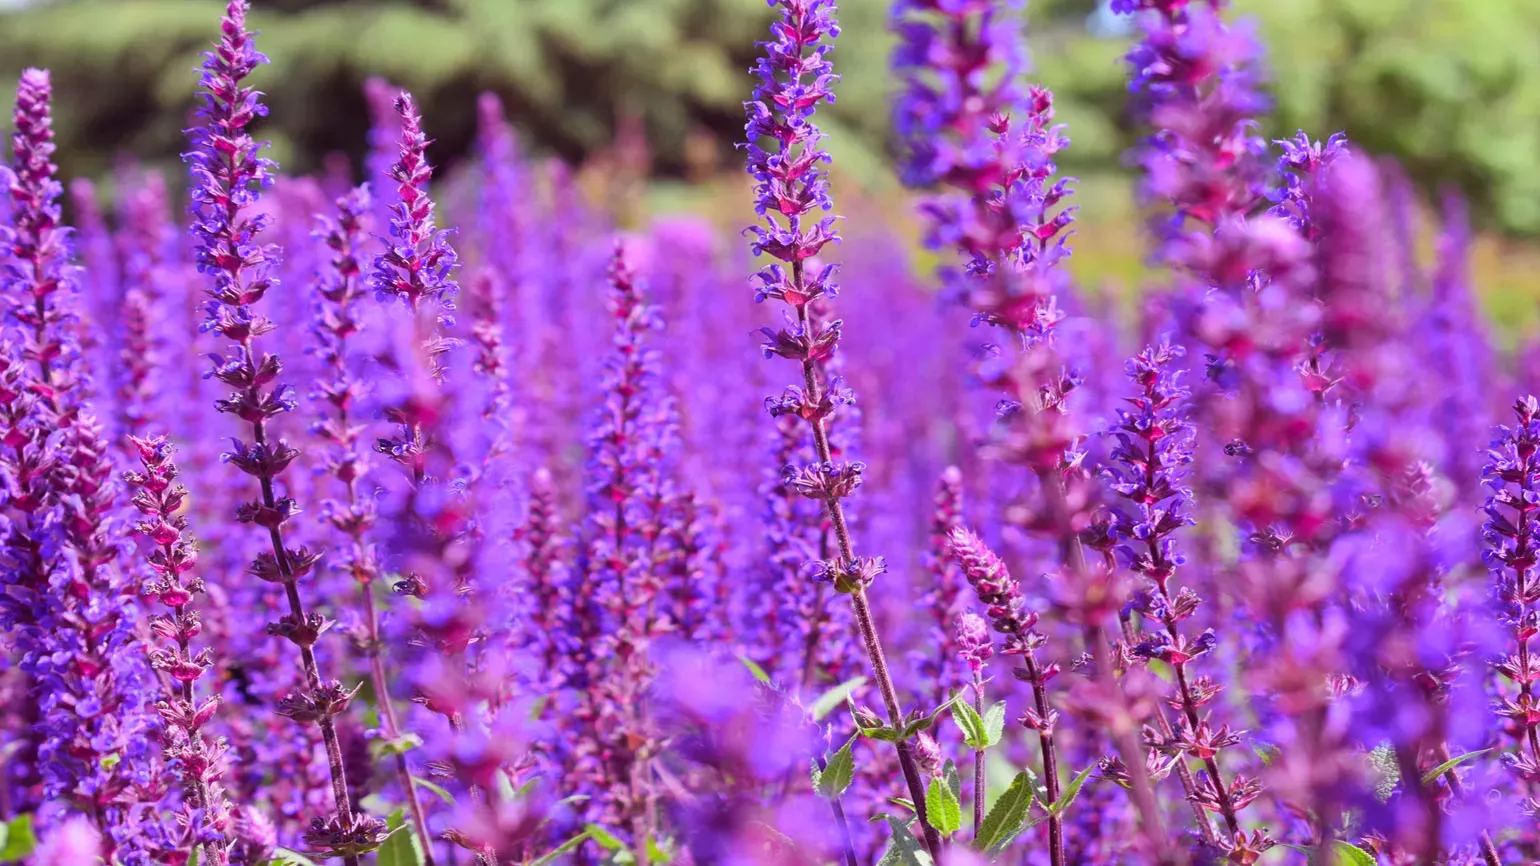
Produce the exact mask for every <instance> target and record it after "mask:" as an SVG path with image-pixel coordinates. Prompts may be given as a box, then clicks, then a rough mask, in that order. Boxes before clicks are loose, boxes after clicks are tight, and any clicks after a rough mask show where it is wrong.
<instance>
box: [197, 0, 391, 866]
mask: <svg viewBox="0 0 1540 866" xmlns="http://www.w3.org/2000/svg"><path fill="white" fill-rule="evenodd" d="M247 5H248V4H247V0H230V3H229V5H228V6H227V7H226V10H225V15H224V18H223V19H222V21H221V23H220V28H221V38H220V40H219V41H218V42H217V43H216V46H215V49H214V50H213V51H210V52H208V53H206V54H205V55H204V63H203V78H202V84H201V86H202V93H200V97H201V101H202V107H201V110H200V114H201V116H202V118H203V121H204V125H202V126H198V127H195V128H193V129H191V130H189V132H188V139H189V141H190V143H191V144H192V150H191V151H189V152H188V153H187V154H186V156H185V158H186V160H187V162H188V165H189V166H190V171H191V173H192V180H193V188H192V193H191V196H192V210H193V217H194V219H193V226H192V235H193V238H194V240H195V241H196V246H197V249H196V260H197V263H198V269H199V271H200V272H201V273H203V274H205V275H207V276H208V277H209V278H210V282H211V285H210V288H209V296H210V298H211V299H212V300H211V301H210V302H209V303H208V305H207V306H206V312H207V316H208V317H207V319H206V320H205V321H204V324H203V328H204V329H205V330H210V331H214V332H215V333H218V334H219V335H220V336H222V337H224V338H225V339H226V340H228V341H229V342H230V346H229V347H228V348H227V350H226V352H225V354H224V356H223V357H220V358H216V360H215V363H214V365H213V368H212V369H211V370H210V372H209V375H211V376H213V377H214V378H216V379H218V380H219V381H221V382H223V383H224V384H226V385H228V386H230V387H231V388H232V389H234V390H233V391H232V393H231V394H230V396H229V397H226V398H224V399H221V400H219V401H218V402H217V403H216V404H215V405H216V408H218V409H219V411H221V412H224V413H228V414H231V415H235V416H236V417H237V418H239V419H240V420H241V421H242V422H243V423H244V424H246V425H248V428H249V435H250V437H251V441H250V442H246V441H243V440H241V439H239V438H237V439H235V440H234V447H233V449H232V450H231V451H229V452H226V453H225V454H224V455H223V459H224V460H226V461H227V462H229V463H232V464H233V465H234V466H235V467H236V468H237V469H239V470H241V471H242V472H245V473H246V474H247V475H250V476H252V477H253V478H255V479H256V480H257V484H258V488H259V496H258V498H257V499H256V500H254V501H253V502H251V503H248V504H245V505H242V506H240V508H239V509H238V510H237V517H238V519H239V520H240V521H241V522H242V523H250V524H254V525H256V526H259V527H262V528H263V529H265V530H266V531H267V536H268V539H269V541H270V542H271V550H270V551H266V552H263V553H261V554H259V555H258V556H257V558H256V559H255V560H254V561H253V562H252V564H251V573H252V575H253V576H254V577H256V578H258V579H260V580H266V581H270V582H272V583H276V584H278V585H280V586H281V587H282V588H283V593H284V597H285V600H286V601H287V611H286V612H285V613H283V614H282V615H281V616H280V618H279V619H278V621H277V622H275V623H273V624H271V625H270V626H269V627H268V628H269V631H270V633H272V634H274V635H276V636H279V637H283V638H285V639H287V640H289V641H290V642H291V643H293V644H294V645H295V647H296V648H298V650H299V656H300V665H301V668H302V670H303V673H304V681H305V684H304V689H303V691H301V692H299V693H297V694H293V695H290V696H288V697H286V698H284V699H283V700H281V701H280V702H279V705H278V707H277V710H278V712H279V713H280V714H281V715H284V716H287V717H289V718H291V719H293V720H294V721H296V722H300V723H313V724H317V725H319V727H320V729H321V737H322V741H323V742H324V744H325V747H326V755H327V762H328V765H329V769H330V771H331V780H332V796H333V800H334V807H335V811H334V812H333V814H332V815H331V816H330V817H329V818H325V819H322V818H317V820H316V822H315V824H314V825H313V826H312V828H311V830H310V832H309V833H308V834H307V837H306V838H307V840H308V841H309V843H310V844H311V845H313V846H315V847H316V848H318V849H320V850H324V851H326V852H328V853H329V854H331V855H332V856H339V857H342V858H343V860H344V862H346V863H348V864H350V866H351V864H357V863H358V858H359V855H360V854H362V853H364V852H367V851H371V850H373V849H374V848H375V847H376V846H378V844H379V843H380V841H381V839H383V837H384V832H385V825H384V822H383V821H380V820H378V819H375V818H371V817H369V816H367V815H364V814H362V813H355V812H354V810H353V806H352V802H351V799H350V797H349V793H348V782H347V773H346V770H345V769H344V765H343V754H342V746H341V743H340V742H339V740H338V738H337V728H336V722H335V717H336V716H337V715H339V714H341V713H343V712H345V711H346V709H347V707H348V704H349V702H350V701H351V700H352V697H353V694H354V692H355V691H356V690H355V689H348V688H345V687H344V686H343V685H342V684H341V683H340V682H338V681H336V680H323V679H322V678H321V669H320V664H319V662H318V661H317V659H316V653H315V645H316V643H317V642H318V641H319V640H320V637H321V635H322V634H323V633H324V632H325V631H327V630H328V629H329V628H330V627H331V622H330V621H328V620H327V619H325V618H324V617H322V616H321V615H320V614H317V613H314V612H311V611H308V610H307V609H306V607H305V603H304V600H303V598H302V596H301V595H300V591H299V582H300V580H302V579H304V578H305V577H307V576H309V575H310V574H311V572H312V571H313V570H314V568H315V565H316V562H317V561H318V560H319V559H320V555H319V554H318V553H312V552H311V551H309V550H307V549H305V548H303V547H294V548H291V547H290V546H289V545H288V544H286V543H285V541H284V534H283V527H284V525H285V524H287V523H288V522H289V521H290V520H291V519H292V518H293V517H294V516H295V515H296V514H298V513H299V506H298V504H297V503H296V502H295V501H294V500H293V499H290V498H288V497H287V496H284V495H282V492H281V490H280V488H279V487H278V480H279V477H280V476H281V474H282V473H283V471H284V470H285V469H287V468H288V466H289V464H291V463H293V462H294V459H295V458H296V457H298V456H299V452H298V451H296V450H295V449H294V448H292V447H290V446H289V445H288V443H287V442H285V441H284V440H282V439H277V440H270V436H271V431H270V429H269V424H270V423H271V422H272V421H273V419H275V418H276V417H277V416H279V415H282V414H285V413H287V412H291V411H293V410H294V408H295V405H296V404H295V398H294V392H293V389H292V388H290V387H288V386H286V385H283V384H281V383H280V382H279V380H278V377H279V373H280V372H281V369H282V365H281V363H280V361H279V359H278V357H277V356H276V355H272V354H268V353H264V352H262V351H260V349H259V348H258V342H257V341H258V340H259V338H261V337H262V336H263V335H265V334H267V333H270V332H271V331H272V330H273V328H274V325H273V323H272V322H271V321H269V320H268V319H267V318H265V317H264V316H262V315H260V314H259V313H257V312H255V311H254V310H253V309H252V305H253V304H255V303H257V302H259V301H261V300H262V299H263V298H264V297H265V296H266V295H267V293H268V292H269V291H270V290H272V289H273V288H274V287H275V286H276V285H277V278H276V276H275V275H274V266H275V264H276V261H277V258H278V256H279V250H278V249H277V248H276V247H275V246H273V245H271V244H264V243H262V242H260V241H259V239H258V238H259V236H260V235H261V233H262V232H263V231H264V230H265V229H266V228H267V227H268V225H269V224H270V222H271V218H270V217H269V216H268V215H267V214H251V213H249V212H248V209H249V208H251V207H252V206H253V205H255V204H256V203H257V199H258V197H259V195H260V193H261V191H262V190H263V189H266V188H267V187H269V186H270V185H271V184H272V171H273V168H274V166H273V164H272V162H271V161H269V160H266V159H263V158H261V157H260V156H258V152H259V151H260V149H261V145H259V144H258V143H257V142H256V141H254V140H253V139H252V137H251V134H250V133H249V132H248V131H247V127H248V126H249V125H250V124H251V122H252V121H253V120H255V119H256V118H258V117H261V116H262V115H264V114H265V113H266V108H265V107H264V106H263V105H262V103H261V102H260V94H259V93H258V92H257V91H256V90H253V89H252V88H250V87H248V86H247V85H246V83H245V81H246V78H247V77H248V76H249V75H250V74H251V72H252V71H253V70H254V69H255V68H256V67H257V66H258V65H259V64H261V63H264V62H266V60H267V58H266V57H264V56H262V54H260V53H259V52H258V51H257V50H256V47H255V44H254V42H253V38H252V34H251V33H249V32H248V31H247V30H246V11H247Z"/></svg>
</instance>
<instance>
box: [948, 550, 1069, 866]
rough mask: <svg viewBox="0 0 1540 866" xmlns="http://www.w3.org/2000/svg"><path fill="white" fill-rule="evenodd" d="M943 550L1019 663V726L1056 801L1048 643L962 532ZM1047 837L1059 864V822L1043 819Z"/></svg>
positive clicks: (1003, 578)
mask: <svg viewBox="0 0 1540 866" xmlns="http://www.w3.org/2000/svg"><path fill="white" fill-rule="evenodd" d="M947 550H948V552H949V553H950V554H951V556H952V557H953V558H954V559H955V560H956V561H957V564H958V567H959V568H961V569H962V573H963V575H964V576H966V577H967V578H968V583H969V584H970V585H971V586H972V587H973V592H974V594H975V595H977V596H978V600H979V604H981V605H983V607H984V610H985V614H986V616H987V617H988V618H989V624H990V626H991V627H992V628H993V629H994V630H995V631H996V632H998V633H999V634H1000V636H1001V637H1003V638H1004V639H1005V648H1004V650H1003V652H1004V654H1005V655H1008V656H1015V657H1016V658H1017V659H1018V660H1019V661H1018V664H1020V666H1021V667H1020V669H1019V670H1017V671H1014V672H1013V673H1014V674H1015V676H1016V678H1017V679H1020V680H1023V681H1025V682H1026V683H1028V684H1029V685H1031V687H1032V706H1031V708H1030V709H1028V710H1027V711H1026V712H1025V713H1023V714H1022V717H1021V724H1022V726H1023V727H1025V728H1026V729H1027V730H1030V731H1033V732H1035V733H1036V734H1037V740H1038V746H1039V747H1040V749H1041V752H1040V757H1041V760H1042V767H1043V780H1044V783H1045V784H1046V785H1047V789H1048V796H1049V797H1050V798H1053V799H1057V798H1058V793H1057V792H1058V790H1059V781H1058V773H1059V758H1058V755H1059V753H1058V748H1057V746H1056V741H1055V732H1056V730H1057V728H1058V724H1059V711H1058V710H1056V709H1054V708H1053V706H1052V704H1051V703H1050V702H1049V700H1048V683H1049V681H1050V680H1052V679H1053V678H1054V677H1056V676H1058V675H1059V670H1060V669H1059V665H1058V664H1057V663H1054V662H1048V663H1046V664H1045V663H1044V662H1043V661H1042V660H1040V659H1039V658H1038V651H1039V650H1041V649H1042V648H1043V646H1044V645H1045V644H1046V643H1047V642H1048V638H1047V637H1045V636H1044V635H1043V634H1042V633H1041V632H1040V631H1038V630H1037V623H1038V615H1037V613H1036V612H1034V611H1030V610H1027V604H1026V599H1025V598H1024V597H1023V596H1022V593H1021V587H1020V586H1019V585H1017V583H1016V578H1014V577H1012V576H1011V573H1010V571H1009V570H1008V569H1007V568H1006V567H1005V563H1004V562H1003V561H1001V559H1000V557H999V556H998V555H996V554H995V552H994V551H993V550H990V549H989V545H987V544H985V543H984V541H983V540H982V539H980V538H979V537H978V536H977V535H975V534H974V533H973V532H972V531H971V530H969V529H968V528H967V527H963V526H959V527H956V528H954V529H953V530H952V531H951V533H949V534H948V536H947ZM1048 834H1049V840H1048V846H1049V851H1050V853H1052V855H1053V856H1054V858H1055V862H1062V858H1063V856H1064V855H1063V846H1064V841H1063V834H1064V822H1063V818H1062V817H1060V816H1057V815H1053V816H1049V819H1048Z"/></svg>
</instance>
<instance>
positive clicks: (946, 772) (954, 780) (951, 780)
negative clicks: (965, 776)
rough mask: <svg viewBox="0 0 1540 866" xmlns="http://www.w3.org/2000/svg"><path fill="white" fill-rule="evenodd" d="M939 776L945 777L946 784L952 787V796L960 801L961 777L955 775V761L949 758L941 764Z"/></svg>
mask: <svg viewBox="0 0 1540 866" xmlns="http://www.w3.org/2000/svg"><path fill="white" fill-rule="evenodd" d="M941 778H943V779H946V786H947V787H948V788H951V789H952V796H953V797H956V798H957V799H958V801H959V802H961V801H962V779H961V778H959V777H958V775H957V762H956V761H954V760H952V759H951V758H947V759H946V763H945V764H943V765H941Z"/></svg>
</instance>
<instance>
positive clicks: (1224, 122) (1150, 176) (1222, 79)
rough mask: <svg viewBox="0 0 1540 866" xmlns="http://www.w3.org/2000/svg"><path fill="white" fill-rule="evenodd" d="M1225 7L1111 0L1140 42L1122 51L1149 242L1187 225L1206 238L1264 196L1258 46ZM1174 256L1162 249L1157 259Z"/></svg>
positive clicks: (1198, 1)
mask: <svg viewBox="0 0 1540 866" xmlns="http://www.w3.org/2000/svg"><path fill="white" fill-rule="evenodd" d="M1225 5H1226V2H1225V0H1113V3H1112V11H1113V12H1120V13H1124V14H1130V15H1138V16H1139V19H1138V20H1139V24H1140V26H1141V27H1142V28H1143V30H1144V39H1143V40H1141V41H1140V42H1138V43H1136V44H1135V46H1134V47H1133V49H1132V50H1130V52H1129V54H1128V57H1127V62H1128V65H1129V67H1130V70H1131V73H1132V75H1131V78H1130V81H1129V91H1130V93H1131V94H1132V95H1133V103H1132V109H1133V113H1134V115H1135V117H1136V119H1138V120H1140V121H1141V122H1144V123H1147V124H1149V126H1151V127H1152V128H1153V131H1152V133H1151V134H1150V135H1149V136H1148V137H1147V138H1145V140H1144V141H1143V142H1142V144H1141V145H1140V147H1139V149H1138V151H1137V158H1138V160H1139V165H1140V168H1141V169H1142V170H1143V171H1144V179H1143V181H1142V182H1141V185H1140V194H1141V196H1142V197H1143V198H1144V199H1145V201H1146V203H1147V204H1150V205H1153V206H1157V208H1158V210H1157V213H1156V215H1155V216H1153V218H1152V220H1151V226H1152V228H1153V230H1154V232H1155V234H1156V237H1157V238H1159V239H1162V240H1166V241H1173V240H1176V239H1178V238H1179V237H1180V236H1181V235H1182V234H1183V233H1184V232H1186V231H1190V230H1191V229H1192V226H1193V225H1194V224H1196V225H1200V226H1204V227H1206V228H1207V229H1208V230H1209V231H1213V230H1215V229H1216V228H1218V227H1219V226H1221V225H1224V224H1226V223H1230V222H1233V221H1234V220H1237V219H1239V218H1242V217H1244V216H1246V215H1247V214H1249V213H1251V212H1252V211H1253V210H1255V208H1256V206H1257V205H1258V204H1259V203H1261V202H1263V201H1264V196H1265V195H1266V192H1267V179H1268V165H1267V160H1266V144H1265V143H1264V142H1263V141H1262V139H1260V138H1259V137H1258V136H1257V135H1256V118H1257V117H1258V116H1259V115H1260V114H1261V113H1262V112H1263V111H1264V110H1265V109H1266V108H1267V107H1268V100H1267V97H1266V96H1265V95H1264V94H1263V92H1262V89H1261V84H1262V72H1261V66H1260V62H1259V61H1260V54H1261V52H1260V49H1259V48H1258V46H1257V44H1256V42H1255V40H1254V39H1253V38H1252V36H1251V35H1250V34H1249V33H1246V32H1244V31H1240V30H1236V29H1234V28H1231V27H1230V26H1229V25H1227V24H1226V23H1225V21H1224V20H1223V17H1222V16H1221V12H1222V10H1223V9H1224V7H1225ZM1175 252H1177V248H1175V247H1169V246H1164V247H1162V248H1161V249H1160V250H1159V251H1158V253H1157V255H1162V256H1164V255H1166V254H1170V253H1175Z"/></svg>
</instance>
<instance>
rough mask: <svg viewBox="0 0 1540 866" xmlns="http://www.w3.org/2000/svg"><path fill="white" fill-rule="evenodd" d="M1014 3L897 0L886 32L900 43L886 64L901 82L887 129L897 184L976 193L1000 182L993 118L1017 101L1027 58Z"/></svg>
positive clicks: (1016, 107)
mask: <svg viewBox="0 0 1540 866" xmlns="http://www.w3.org/2000/svg"><path fill="white" fill-rule="evenodd" d="M1021 5H1022V4H1021V2H1020V0H1006V2H1003V3H991V2H979V3H974V2H963V3H957V2H945V0H897V2H895V3H893V5H892V7H891V12H890V19H889V21H890V23H889V27H890V29H892V30H894V31H895V32H897V34H898V37H899V46H898V48H897V49H896V50H895V51H894V54H893V69H894V71H896V72H898V73H899V75H900V76H901V77H902V78H903V79H904V91H903V94H902V95H901V96H900V98H899V99H898V100H897V101H896V102H895V103H894V109H893V127H894V129H895V130H897V132H898V134H899V136H900V137H901V138H903V140H904V144H905V147H906V150H907V152H906V153H905V154H904V159H903V162H902V163H901V166H902V168H901V171H902V174H903V179H904V183H905V184H907V185H909V186H914V187H928V186H932V185H934V184H937V183H944V184H946V185H948V186H952V187H956V188H958V189H960V190H961V191H962V192H963V193H964V194H971V193H982V192H984V191H986V190H988V189H990V188H992V187H993V186H994V185H995V184H996V183H998V180H999V173H1000V164H999V155H998V151H997V149H996V141H995V137H994V136H993V135H991V134H989V130H990V125H991V122H992V120H993V119H994V118H996V117H997V116H1009V115H1012V114H1016V113H1017V112H1018V111H1019V110H1020V109H1021V107H1022V105H1023V103H1024V101H1025V100H1024V96H1025V94H1023V93H1022V92H1021V89H1020V84H1019V82H1018V77H1019V76H1020V75H1021V74H1022V73H1024V72H1025V71H1026V68H1027V66H1028V61H1027V57H1026V50H1025V43H1024V42H1023V41H1022V39H1021V34H1020V32H1019V31H1020V24H1019V17H1018V16H1019V14H1020V7H1021Z"/></svg>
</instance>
